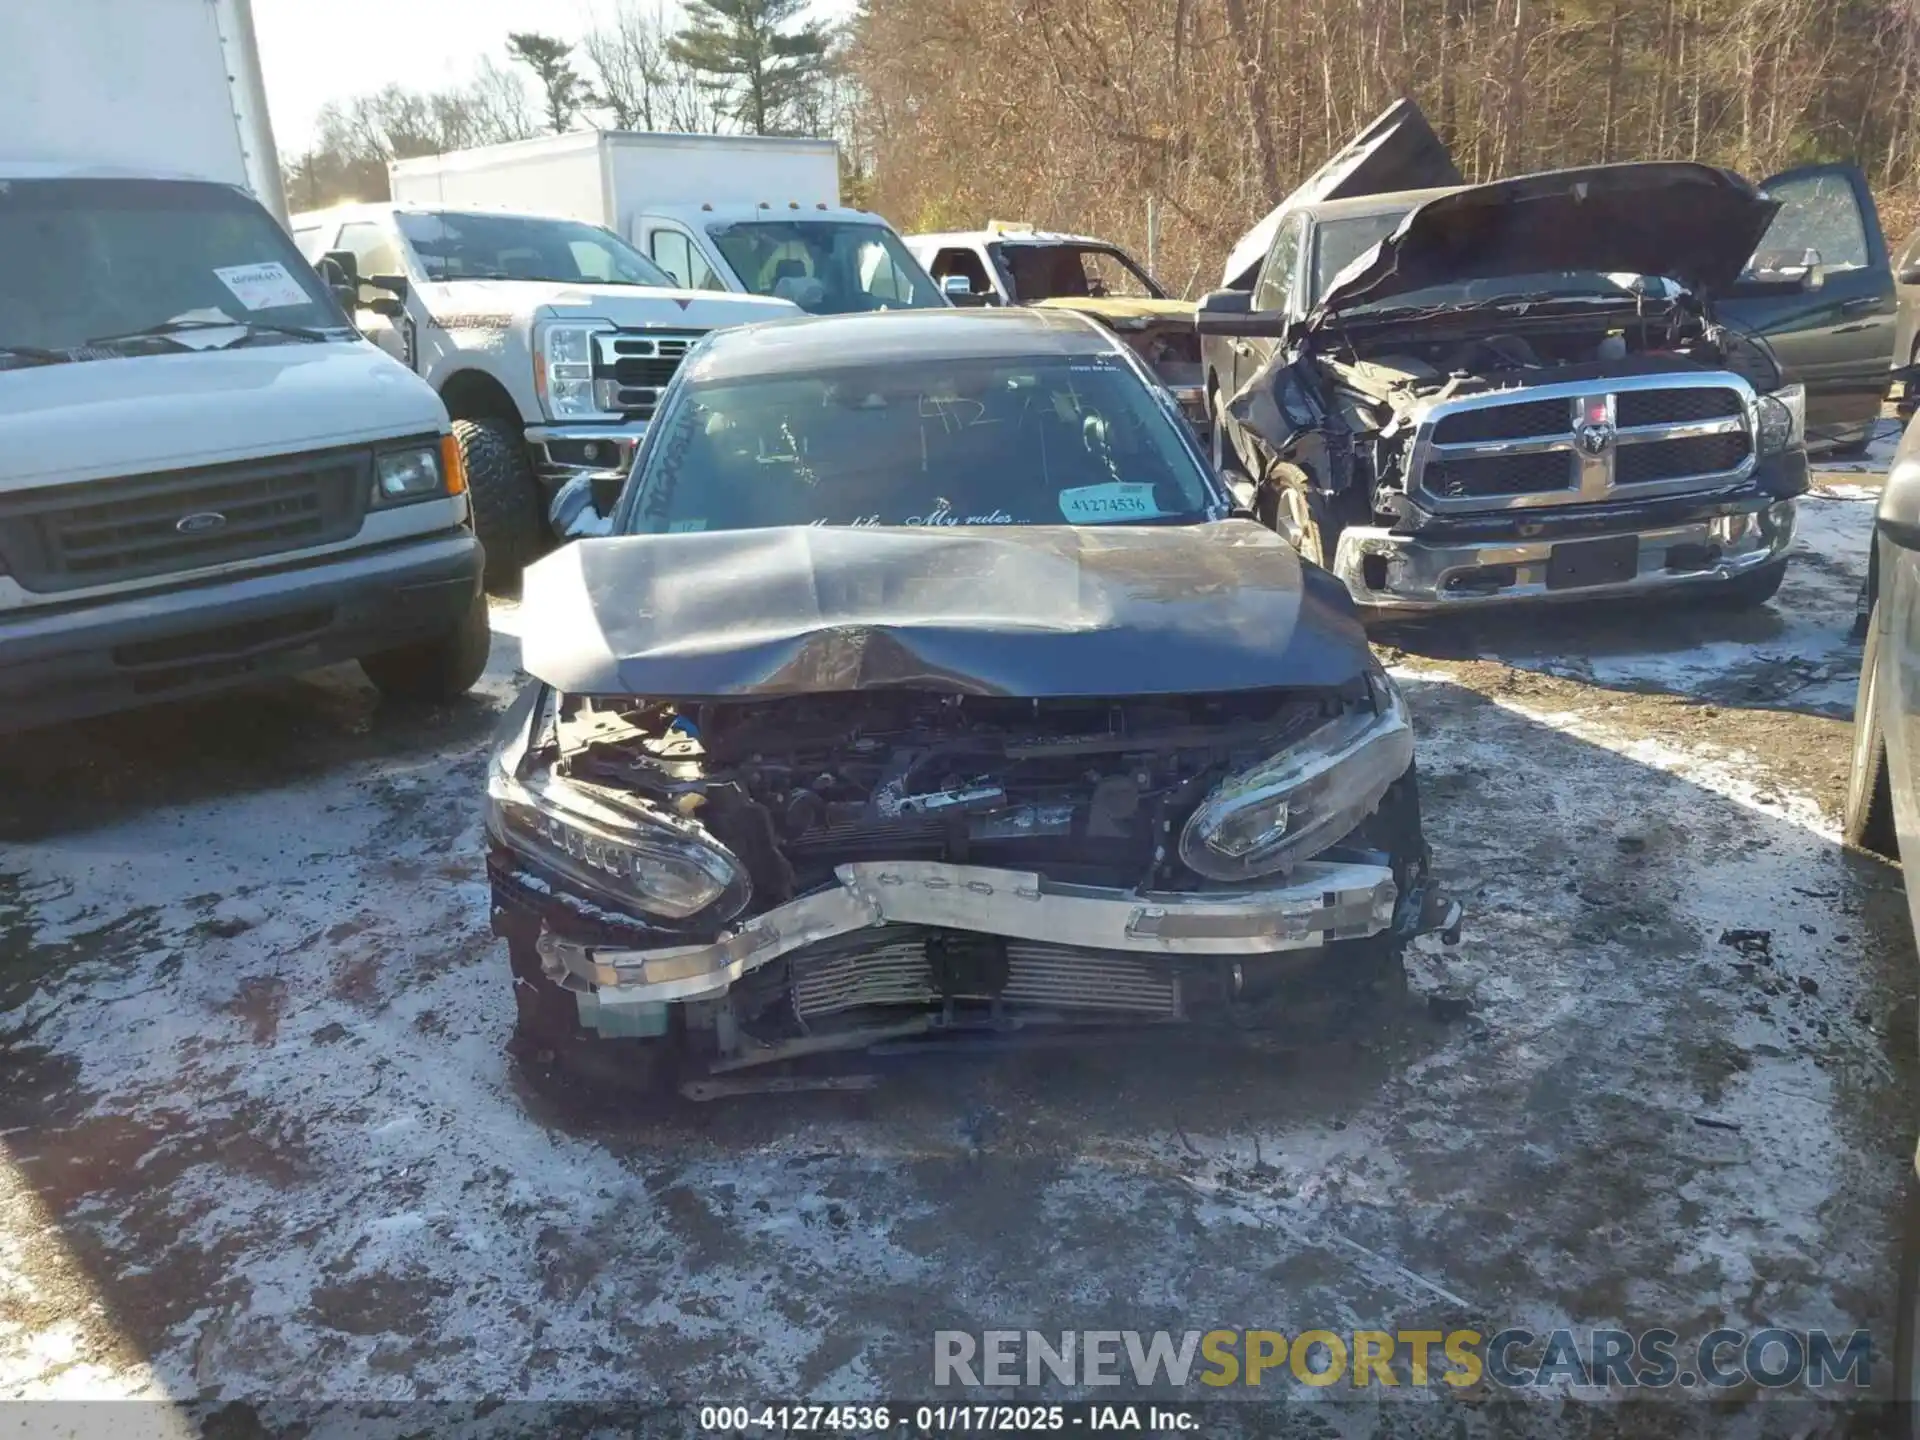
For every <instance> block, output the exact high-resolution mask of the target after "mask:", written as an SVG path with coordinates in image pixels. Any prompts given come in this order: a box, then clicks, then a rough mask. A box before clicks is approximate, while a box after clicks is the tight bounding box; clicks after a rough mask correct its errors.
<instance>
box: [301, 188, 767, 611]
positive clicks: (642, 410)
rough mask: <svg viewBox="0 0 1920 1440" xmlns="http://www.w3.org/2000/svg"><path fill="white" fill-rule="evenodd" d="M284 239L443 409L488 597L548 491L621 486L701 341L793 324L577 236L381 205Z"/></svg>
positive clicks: (304, 224)
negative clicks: (738, 330) (346, 289)
mask: <svg viewBox="0 0 1920 1440" xmlns="http://www.w3.org/2000/svg"><path fill="white" fill-rule="evenodd" d="M293 234H294V239H295V240H296V241H297V242H298V243H299V245H300V249H301V251H302V253H303V254H305V255H306V256H307V257H308V258H309V259H311V260H314V261H316V262H325V261H327V260H331V261H332V262H333V264H335V265H337V266H339V267H340V269H341V270H342V271H344V272H347V274H348V279H349V280H350V282H351V283H352V284H354V285H355V286H356V287H357V294H358V304H359V308H358V310H357V311H356V318H357V320H358V323H359V325H360V328H361V329H362V331H363V332H364V333H365V334H366V335H367V336H368V338H370V339H371V340H372V341H373V342H374V343H375V344H376V345H378V346H380V347H381V348H382V349H383V350H386V351H387V352H388V353H389V354H390V355H392V356H393V357H394V358H395V359H396V360H399V361H400V362H401V363H403V364H404V365H406V366H407V368H408V369H410V370H412V371H414V372H415V373H416V374H418V375H420V376H422V377H424V378H425V380H426V382H427V383H428V384H429V385H431V386H432V387H433V389H434V390H435V391H436V392H438V393H439V395H440V398H441V399H442V400H444V401H445V402H446V406H447V410H448V413H449V414H451V415H452V417H453V431H454V434H455V435H456V436H457V437H458V439H459V443H460V450H461V454H462V457H463V460H464V462H465V466H466V474H467V483H468V486H469V488H470V491H471V494H472V499H473V508H474V523H475V524H476V525H477V526H478V528H479V532H480V539H481V541H482V542H483V543H484V544H485V546H486V551H487V584H488V586H489V587H490V588H493V589H509V588H511V587H512V586H513V584H514V583H515V581H516V580H517V579H518V577H519V574H520V571H521V569H522V568H523V567H524V566H525V565H526V564H527V563H529V562H530V561H532V560H533V559H535V558H536V557H537V556H538V555H539V554H540V552H541V551H542V550H544V549H545V548H546V546H547V544H548V543H549V540H550V536H549V533H548V527H547V506H548V504H549V503H550V502H551V500H552V498H553V496H554V494H555V493H557V492H558V490H559V489H560V487H561V486H562V485H564V484H565V483H566V482H567V481H568V480H570V479H572V478H573V477H574V476H576V475H582V474H590V473H593V472H595V471H604V470H616V469H625V468H626V466H627V465H628V463H629V462H630V461H631V460H632V458H633V450H634V446H635V445H637V444H638V443H639V440H640V437H641V436H642V435H644V434H645V433H646V427H647V422H648V421H650V420H651V419H652V418H653V410H654V406H655V404H656V403H657V402H658V400H659V398H660V393H661V391H662V390H664V389H665V387H666V385H667V382H668V381H669V380H671V379H672V378H673V372H674V371H675V370H676V369H677V368H678V367H679V364H680V359H681V357H682V356H683V355H685V354H686V352H687V350H688V349H689V348H690V347H691V346H692V345H693V344H694V343H695V342H696V341H698V340H699V339H700V337H701V336H703V335H705V334H706V333H707V332H708V331H709V330H718V329H723V328H725V327H727V326H731V325H746V324H751V323H753V322H755V321H759V320H777V319H779V318H781V317H782V316H786V315H793V314H797V313H798V311H797V309H796V307H795V306H793V305H792V304H790V303H788V302H787V301H785V300H777V299H768V298H763V297H759V296H752V295H716V294H712V293H697V292H693V291H687V290H682V289H678V288H675V286H674V282H673V280H672V279H671V278H670V277H668V276H667V275H666V274H664V273H663V272H662V271H661V270H660V269H659V267H657V266H655V265H654V264H653V263H652V262H651V261H649V260H648V259H647V258H646V257H645V256H643V255H641V254H639V253H638V252H637V251H635V250H634V249H633V248H632V247H631V246H629V245H628V244H626V243H625V242H624V241H623V240H621V239H620V238H619V236H617V235H614V234H612V233H611V232H610V231H607V230H605V229H602V228H601V227H600V226H598V225H589V224H586V223H583V222H581V221H578V220H566V219H559V218H555V217H551V216H543V215H523V214H514V213H510V212H506V211H500V210H489V209H482V208H472V209H453V208H446V207H437V206H425V205H419V204H409V203H383V204H377V205H351V206H343V207H340V208H338V209H334V210H328V211H324V212H316V213H312V214H304V215H296V216H294V218H293Z"/></svg>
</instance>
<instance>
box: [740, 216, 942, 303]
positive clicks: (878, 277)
mask: <svg viewBox="0 0 1920 1440" xmlns="http://www.w3.org/2000/svg"><path fill="white" fill-rule="evenodd" d="M707 233H708V234H709V235H711V236H712V237H713V243H714V244H716V245H718V246H719V247H720V253H721V254H722V255H724V256H725V257H726V260H727V264H729V265H731V266H732V267H733V273H734V274H736V275H738V276H739V277H740V283H741V284H743V285H745V286H746V287H747V289H749V290H751V291H752V292H753V293H754V294H756V295H775V296H778V297H779V298H780V299H782V300H791V301H792V302H793V303H794V304H796V305H798V306H799V307H800V308H801V309H802V310H805V311H807V312H808V313H809V314H813V315H848V314H853V313H855V312H857V311H862V310H927V309H932V308H934V307H937V306H942V305H945V304H946V303H947V302H946V300H945V299H944V298H943V297H942V296H941V295H940V294H939V293H938V292H937V290H936V289H935V287H934V283H933V280H932V278H931V277H930V276H929V275H928V274H927V272H926V271H925V270H923V269H921V268H920V262H919V261H917V260H915V259H914V258H913V256H912V255H910V254H908V253H907V247H906V246H904V245H902V244H901V243H900V237H899V236H897V235H895V234H894V233H893V231H891V230H889V229H888V228H887V227H886V226H884V225H873V224H868V223H865V222H861V221H852V220H747V221H741V222H737V223H734V224H715V225H710V226H708V227H707Z"/></svg>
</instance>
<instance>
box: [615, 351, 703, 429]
mask: <svg viewBox="0 0 1920 1440" xmlns="http://www.w3.org/2000/svg"><path fill="white" fill-rule="evenodd" d="M702 333H703V332H701V331H698V330H684V331H671V332H669V331H659V330H645V331H642V330H608V331H604V332H602V333H601V334H598V335H596V336H594V337H593V339H594V363H593V388H594V395H595V398H596V400H597V401H598V402H599V405H600V408H601V409H602V410H606V411H612V412H617V413H619V414H621V415H625V416H628V417H629V418H631V419H636V420H651V419H652V418H653V412H654V410H655V409H657V408H658V407H659V404H660V397H661V395H662V394H664V393H665V391H666V388H667V385H668V383H669V382H670V381H672V379H673V376H674V372H675V371H677V370H678V369H679V368H680V362H681V361H682V360H684V359H686V358H687V352H688V351H689V350H691V349H692V348H693V347H694V346H695V345H696V344H697V343H698V342H699V340H700V337H701V334H702Z"/></svg>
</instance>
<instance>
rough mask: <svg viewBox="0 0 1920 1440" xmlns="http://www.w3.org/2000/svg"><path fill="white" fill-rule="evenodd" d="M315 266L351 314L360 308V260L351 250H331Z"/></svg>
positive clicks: (341, 306)
mask: <svg viewBox="0 0 1920 1440" xmlns="http://www.w3.org/2000/svg"><path fill="white" fill-rule="evenodd" d="M313 268H314V269H315V270H316V271H318V272H319V275H320V278H321V279H322V280H324V281H325V282H326V285H327V289H329V290H331V291H332V292H333V298H334V299H335V300H336V301H337V302H339V305H340V308H341V309H342V310H344V311H346V312H347V314H348V315H349V316H351V315H352V314H353V312H354V311H355V310H358V309H359V308H360V262H359V261H358V260H356V259H355V258H354V255H353V252H352V251H351V250H329V251H328V252H327V253H326V254H324V255H322V256H321V257H320V258H319V260H317V261H316V262H315V263H314V267H313Z"/></svg>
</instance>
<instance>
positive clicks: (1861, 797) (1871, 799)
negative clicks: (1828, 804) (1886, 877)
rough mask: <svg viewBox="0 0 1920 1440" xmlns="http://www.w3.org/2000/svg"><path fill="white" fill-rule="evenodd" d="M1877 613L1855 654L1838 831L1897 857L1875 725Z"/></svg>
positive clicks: (1882, 747) (1883, 742)
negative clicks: (1856, 675) (1848, 758)
mask: <svg viewBox="0 0 1920 1440" xmlns="http://www.w3.org/2000/svg"><path fill="white" fill-rule="evenodd" d="M1879 691H1880V616H1879V606H1878V605H1876V606H1875V607H1874V609H1873V611H1871V612H1870V613H1869V614H1868V617H1867V638H1866V644H1865V646H1864V647H1863V648H1862V650H1861V653H1860V688H1859V689H1858V690H1857V691H1855V692H1854V701H1853V760H1852V763H1851V764H1850V765H1849V766H1848V768H1847V800H1846V808H1845V810H1844V812H1843V813H1842V815H1841V819H1840V835H1841V838H1842V839H1844V840H1845V841H1846V842H1847V844H1849V845H1853V846H1856V847H1857V848H1859V849H1861V850H1866V851H1870V852H1871V853H1873V854H1875V855H1882V856H1885V857H1886V858H1887V859H1889V860H1898V859H1899V858H1900V839H1899V836H1898V834H1897V833H1896V832H1895V830H1894V824H1893V780H1892V778H1891V776H1890V775H1889V774H1888V772H1887V737H1886V734H1885V732H1884V731H1883V730H1882V729H1881V725H1880V704H1879Z"/></svg>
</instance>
